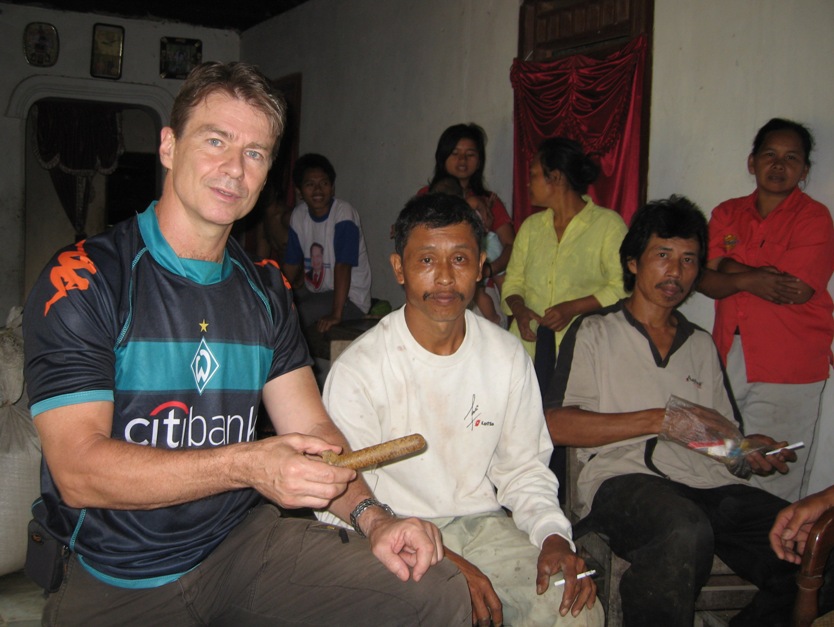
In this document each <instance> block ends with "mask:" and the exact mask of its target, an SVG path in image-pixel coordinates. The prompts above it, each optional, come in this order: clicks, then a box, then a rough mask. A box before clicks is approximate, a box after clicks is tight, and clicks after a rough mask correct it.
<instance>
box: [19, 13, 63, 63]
mask: <svg viewBox="0 0 834 627" xmlns="http://www.w3.org/2000/svg"><path fill="white" fill-rule="evenodd" d="M23 54H25V55H26V62H27V63H28V64H29V65H34V66H36V67H51V66H53V65H55V62H56V61H57V60H58V31H57V30H56V29H55V27H54V26H53V25H52V24H47V23H46V22H32V23H30V24H27V25H26V29H25V30H24V31H23Z"/></svg>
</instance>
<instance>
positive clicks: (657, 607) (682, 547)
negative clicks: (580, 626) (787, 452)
mask: <svg viewBox="0 0 834 627" xmlns="http://www.w3.org/2000/svg"><path fill="white" fill-rule="evenodd" d="M787 504H788V503H787V501H784V500H782V499H780V498H778V497H776V496H773V495H771V494H769V493H767V492H765V491H763V490H759V489H757V488H752V487H749V486H747V485H728V486H722V487H720V488H711V489H706V490H699V489H695V488H690V487H687V486H685V485H683V484H680V483H675V482H674V481H670V480H668V479H664V478H662V477H658V476H654V475H643V474H631V475H623V476H621V477H614V478H612V479H608V480H606V481H605V482H604V483H603V484H602V485H601V486H600V488H599V490H598V491H597V493H596V495H595V497H594V502H593V506H592V508H591V514H590V520H589V523H590V526H591V528H592V529H594V530H596V531H600V532H602V533H604V534H605V535H607V536H608V538H609V541H610V546H611V549H612V550H613V551H614V553H616V554H617V555H619V556H620V557H622V558H623V559H626V560H628V561H629V562H630V563H631V567H630V568H629V569H628V570H627V571H626V572H625V574H624V575H623V578H622V580H621V582H620V594H621V596H622V603H623V617H624V621H625V624H626V625H629V626H632V627H647V626H651V625H658V626H660V625H663V626H664V627H676V626H679V627H692V622H693V619H694V614H695V599H696V598H697V596H698V593H699V591H700V589H701V587H702V586H703V585H704V583H706V581H707V578H708V576H709V573H710V569H711V565H712V556H713V553H715V554H716V555H718V556H719V557H720V558H721V559H722V560H724V562H725V563H726V564H727V565H728V566H729V567H730V568H732V569H733V571H734V572H735V573H736V574H738V575H739V576H741V577H743V578H745V579H747V580H748V581H750V582H752V583H753V584H755V585H756V586H758V587H759V592H758V593H757V594H756V596H755V597H754V599H753V601H752V602H751V603H750V605H748V606H747V607H746V608H745V609H744V610H742V612H741V613H739V614H738V615H737V616H736V617H735V618H734V619H733V621H732V622H731V625H733V626H734V627H736V626H750V627H752V626H754V625H755V626H756V627H763V626H768V625H770V626H777V625H788V624H789V623H790V613H791V608H792V607H793V601H794V599H795V597H796V582H795V575H796V571H797V567H796V566H795V565H793V564H789V563H788V562H785V561H782V560H780V559H779V558H777V557H776V555H775V554H774V553H773V551H772V549H771V548H770V543H769V541H768V537H767V536H768V532H769V531H770V528H771V526H772V525H773V521H774V519H775V518H776V514H777V513H778V512H779V510H781V509H782V508H783V507H785V506H786V505H787Z"/></svg>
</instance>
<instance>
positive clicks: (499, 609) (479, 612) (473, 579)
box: [446, 549, 504, 627]
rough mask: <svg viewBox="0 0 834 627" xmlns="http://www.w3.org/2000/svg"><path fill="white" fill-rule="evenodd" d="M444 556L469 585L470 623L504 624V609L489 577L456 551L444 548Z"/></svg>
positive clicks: (498, 625)
mask: <svg viewBox="0 0 834 627" xmlns="http://www.w3.org/2000/svg"><path fill="white" fill-rule="evenodd" d="M446 556H447V557H448V558H449V559H450V560H451V561H452V562H453V563H454V564H455V566H457V567H458V569H459V570H460V572H462V573H463V576H464V577H466V583H467V585H468V586H469V598H470V599H471V600H472V624H473V625H478V626H479V627H489V626H490V624H492V625H494V626H495V627H500V626H501V625H503V624H504V610H503V606H502V605H501V599H499V598H498V595H497V594H496V593H495V589H494V588H493V587H492V582H491V581H490V580H489V577H487V576H486V575H484V574H483V573H482V572H481V571H480V569H478V567H477V566H475V565H474V564H473V563H472V562H470V561H469V560H467V559H464V558H463V557H461V556H460V555H458V554H457V553H454V552H453V551H450V550H449V549H446Z"/></svg>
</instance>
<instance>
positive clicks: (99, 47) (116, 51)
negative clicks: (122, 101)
mask: <svg viewBox="0 0 834 627" xmlns="http://www.w3.org/2000/svg"><path fill="white" fill-rule="evenodd" d="M124 44H125V29H124V28H122V27H121V26H114V25H113V24H95V25H94V26H93V54H92V57H91V59H90V75H91V76H95V77H97V78H113V79H116V78H120V77H121V75H122V55H123V53H124Z"/></svg>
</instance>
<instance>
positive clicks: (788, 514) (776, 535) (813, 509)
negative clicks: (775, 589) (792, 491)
mask: <svg viewBox="0 0 834 627" xmlns="http://www.w3.org/2000/svg"><path fill="white" fill-rule="evenodd" d="M832 507H834V487H831V488H828V489H827V490H824V491H822V492H820V493H818V494H812V495H810V496H806V497H805V498H804V499H802V500H800V501H797V502H796V503H791V504H790V505H788V506H787V507H786V508H785V509H783V510H782V511H781V512H779V514H777V516H776V521H775V522H774V523H773V528H771V530H770V534H769V538H770V546H771V548H772V549H773V552H774V553H776V556H777V557H778V558H779V559H783V560H785V561H787V562H791V563H793V564H799V563H801V562H802V554H803V553H804V552H805V543H806V542H807V541H808V534H809V533H810V532H811V527H813V526H814V523H815V522H817V520H819V517H820V516H822V514H823V513H824V512H826V511H827V510H829V509H831V508H832Z"/></svg>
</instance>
